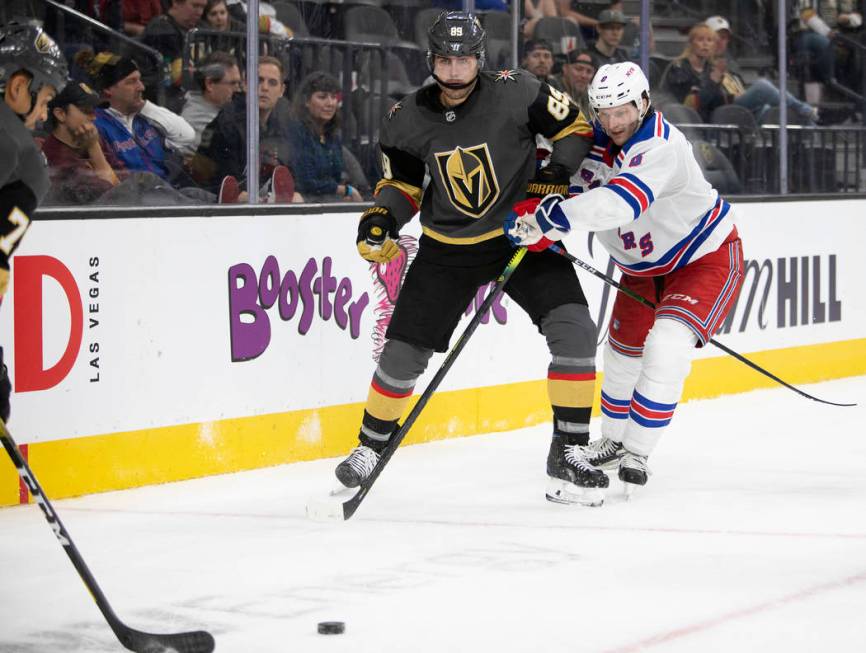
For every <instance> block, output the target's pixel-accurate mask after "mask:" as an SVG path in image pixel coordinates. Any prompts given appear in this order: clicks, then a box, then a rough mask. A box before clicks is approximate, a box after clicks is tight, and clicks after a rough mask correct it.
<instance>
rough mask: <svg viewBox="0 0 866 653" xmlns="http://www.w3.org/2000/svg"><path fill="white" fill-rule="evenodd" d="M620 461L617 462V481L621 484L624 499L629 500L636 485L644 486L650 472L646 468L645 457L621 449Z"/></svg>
mask: <svg viewBox="0 0 866 653" xmlns="http://www.w3.org/2000/svg"><path fill="white" fill-rule="evenodd" d="M623 452H624V453H623V455H622V459H621V460H620V461H619V480H621V481H622V483H623V489H624V490H625V498H626V499H629V498H631V494H632V492H634V489H635V487H637V486H638V485H646V482H647V478H649V475H650V473H651V472H650V471H649V467H647V456H641V455H639V454H636V453H632V452H631V451H629V450H628V449H623Z"/></svg>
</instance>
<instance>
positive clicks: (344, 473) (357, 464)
mask: <svg viewBox="0 0 866 653" xmlns="http://www.w3.org/2000/svg"><path fill="white" fill-rule="evenodd" d="M378 462H379V453H378V452H376V451H375V450H374V449H371V448H370V447H367V446H364V445H363V444H362V445H359V446H357V447H355V448H354V449H353V450H352V453H350V454H349V457H348V458H346V459H345V460H344V461H343V462H341V463H340V464H339V465H337V469H335V470H334V473H335V474H336V475H337V479H338V480H339V481H340V483H342V484H343V485H345V486H346V487H350V488H351V487H358V486H359V485H360V484H361V483H363V482H364V481H365V480H367V478H368V477H369V476H370V474H371V473H372V472H373V468H374V467H376V463H378Z"/></svg>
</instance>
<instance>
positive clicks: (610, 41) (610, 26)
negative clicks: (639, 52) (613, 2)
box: [591, 9, 628, 65]
mask: <svg viewBox="0 0 866 653" xmlns="http://www.w3.org/2000/svg"><path fill="white" fill-rule="evenodd" d="M626 25H628V18H626V16H625V14H624V13H622V12H621V11H619V10H617V9H605V10H604V11H602V12H601V13H600V14H599V15H598V26H597V27H596V29H597V30H598V38H597V39H596V40H595V41H594V42H593V44H592V46H591V48H592V51H593V55H595V58H596V59H597V60H598V63H599V65H604V64H609V63H622V62H624V61H628V51H627V50H626V49H625V48H623V47H620V44H621V43H622V37H623V34H625V26H626Z"/></svg>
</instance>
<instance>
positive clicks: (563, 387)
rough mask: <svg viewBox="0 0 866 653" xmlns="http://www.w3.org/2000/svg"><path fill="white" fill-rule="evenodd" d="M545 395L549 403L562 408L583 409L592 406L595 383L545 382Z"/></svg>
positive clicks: (551, 380)
mask: <svg viewBox="0 0 866 653" xmlns="http://www.w3.org/2000/svg"><path fill="white" fill-rule="evenodd" d="M547 394H548V396H549V397H550V403H551V404H553V405H554V406H562V407H563V408H585V407H589V406H592V398H593V395H594V394H595V381H594V380H593V381H562V380H559V379H548V380H547Z"/></svg>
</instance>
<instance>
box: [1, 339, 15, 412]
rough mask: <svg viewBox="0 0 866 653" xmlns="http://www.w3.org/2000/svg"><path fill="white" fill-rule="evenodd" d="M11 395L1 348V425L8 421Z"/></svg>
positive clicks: (10, 385) (10, 386)
mask: <svg viewBox="0 0 866 653" xmlns="http://www.w3.org/2000/svg"><path fill="white" fill-rule="evenodd" d="M10 394H12V383H11V382H10V381H9V372H8V370H7V369H6V363H4V362H3V347H0V419H2V420H3V423H4V424H5V423H6V422H8V421H9V413H10V412H11V409H10V407H9V395H10Z"/></svg>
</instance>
